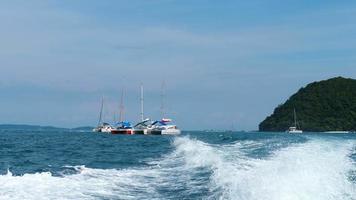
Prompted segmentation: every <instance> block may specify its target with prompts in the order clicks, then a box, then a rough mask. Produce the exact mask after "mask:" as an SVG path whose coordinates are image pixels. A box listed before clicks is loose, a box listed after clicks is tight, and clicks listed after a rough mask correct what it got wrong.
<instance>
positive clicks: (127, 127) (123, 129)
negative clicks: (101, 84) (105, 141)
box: [111, 89, 134, 135]
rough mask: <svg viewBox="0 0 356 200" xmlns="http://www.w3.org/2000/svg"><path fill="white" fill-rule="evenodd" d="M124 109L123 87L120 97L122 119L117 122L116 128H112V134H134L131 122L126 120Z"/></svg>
mask: <svg viewBox="0 0 356 200" xmlns="http://www.w3.org/2000/svg"><path fill="white" fill-rule="evenodd" d="M124 111H125V107H124V89H122V92H121V98H120V119H119V122H118V123H117V124H116V128H115V129H113V130H111V133H112V134H129V135H131V134H134V131H133V128H132V125H131V123H130V122H127V121H124Z"/></svg>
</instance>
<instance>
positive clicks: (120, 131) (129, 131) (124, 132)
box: [111, 129, 135, 135]
mask: <svg viewBox="0 0 356 200" xmlns="http://www.w3.org/2000/svg"><path fill="white" fill-rule="evenodd" d="M111 134H122V135H133V134H135V132H134V130H132V129H117V130H112V131H111Z"/></svg>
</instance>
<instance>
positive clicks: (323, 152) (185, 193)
mask: <svg viewBox="0 0 356 200" xmlns="http://www.w3.org/2000/svg"><path fill="white" fill-rule="evenodd" d="M355 144H356V143H355V142H353V141H350V140H342V141H341V140H340V141H338V140H324V139H317V138H314V139H313V138H311V139H310V140H308V141H307V142H305V143H299V144H292V145H290V146H287V147H285V148H276V149H275V150H271V154H269V155H268V156H267V157H263V158H255V157H250V156H248V153H249V149H250V150H253V149H255V147H260V146H263V145H266V143H263V142H255V141H244V142H236V143H234V144H229V145H211V144H207V143H204V142H202V141H199V140H195V139H190V138H188V137H180V138H176V139H175V140H174V142H173V144H172V145H174V147H175V150H174V151H173V153H170V154H169V155H166V156H164V157H163V158H161V159H159V160H156V161H150V162H149V164H150V165H151V166H150V167H141V168H129V169H125V170H116V169H91V168H86V167H84V166H77V167H74V168H75V170H76V171H77V173H76V174H72V175H63V176H60V177H58V176H53V175H52V174H51V173H49V172H47V173H36V174H24V175H23V176H13V175H12V174H11V172H8V173H7V174H6V175H2V176H0V199H36V200H41V199H241V200H245V199H246V200H261V199H263V200H279V199H280V200H308V199H311V200H318V199H320V200H328V199H330V200H331V199H356V187H355V183H353V182H352V181H351V180H350V179H349V175H350V172H351V171H353V170H355V169H356V168H355V164H354V163H353V161H352V160H351V158H350V154H351V153H352V152H353V151H354V148H355Z"/></svg>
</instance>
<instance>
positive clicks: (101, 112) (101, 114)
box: [98, 97, 104, 126]
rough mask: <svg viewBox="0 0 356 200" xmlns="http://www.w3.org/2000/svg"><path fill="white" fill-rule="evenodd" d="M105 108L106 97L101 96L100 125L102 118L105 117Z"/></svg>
mask: <svg viewBox="0 0 356 200" xmlns="http://www.w3.org/2000/svg"><path fill="white" fill-rule="evenodd" d="M103 109H104V97H101V107H100V114H99V121H98V126H100V124H101V120H102V117H103Z"/></svg>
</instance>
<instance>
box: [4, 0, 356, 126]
mask: <svg viewBox="0 0 356 200" xmlns="http://www.w3.org/2000/svg"><path fill="white" fill-rule="evenodd" d="M354 19H356V3H355V2H354V1H329V0H324V1H321V0H314V1H306V0H298V1H297V0H284V1H282V0H270V1H257V0H251V1H239V0H235V1H230V0H226V1H211V0H210V1H209V0H205V1H203V0H190V1H188V0H146V1H143V0H142V1H135V0H106V1H94V0H76V1H73V0H57V1H54V0H52V1H51V0H49V1H40V0H33V1H27V0H11V1H10V0H8V1H6V0H4V1H1V2H0V25H1V31H0V44H1V45H0V62H1V63H0V64H1V65H0V69H1V73H0V99H1V101H0V109H1V113H0V123H25V124H41V125H55V126H64V127H75V126H81V125H95V124H96V121H97V118H98V116H97V115H98V109H99V106H100V98H101V96H105V99H106V111H105V113H106V118H107V120H112V118H113V115H114V113H115V112H116V113H117V112H118V111H117V110H118V109H117V107H118V104H119V99H120V91H121V89H122V88H123V87H125V88H126V97H125V107H126V118H127V119H129V120H132V121H136V120H137V119H138V118H139V85H140V82H143V83H144V85H145V99H146V101H145V104H146V111H145V112H146V114H147V115H148V116H151V117H152V118H158V117H159V108H160V90H161V89H160V88H161V83H162V81H165V82H166V85H167V99H166V102H167V103H166V104H167V106H166V107H167V108H166V110H167V111H166V112H167V113H168V114H169V116H171V117H172V118H174V119H175V121H176V123H177V124H178V125H180V127H182V128H184V129H210V128H214V129H228V128H230V127H231V124H234V126H235V127H236V128H237V129H244V130H254V129H257V127H258V124H259V122H260V121H262V120H263V119H264V118H265V117H266V116H267V115H269V114H271V112H272V111H273V109H274V107H275V106H277V105H278V104H280V103H283V102H284V101H285V100H286V99H287V98H288V97H289V96H290V95H291V94H293V93H294V92H296V91H297V90H298V89H299V88H300V87H302V86H304V85H306V84H307V83H309V82H312V81H317V80H322V79H327V78H330V77H334V76H345V77H350V78H355V77H356V66H355V65H356V64H355V63H356V37H355V35H356V22H355V20H354Z"/></svg>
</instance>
